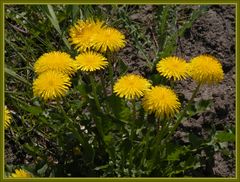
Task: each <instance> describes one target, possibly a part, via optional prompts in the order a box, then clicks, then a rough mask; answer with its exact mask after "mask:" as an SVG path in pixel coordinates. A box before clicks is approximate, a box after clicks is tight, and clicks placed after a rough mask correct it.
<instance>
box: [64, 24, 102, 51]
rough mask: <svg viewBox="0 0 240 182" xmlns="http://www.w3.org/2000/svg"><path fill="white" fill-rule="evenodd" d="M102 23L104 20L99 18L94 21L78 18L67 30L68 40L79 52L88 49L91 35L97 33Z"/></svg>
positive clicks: (91, 43) (91, 39)
mask: <svg viewBox="0 0 240 182" xmlns="http://www.w3.org/2000/svg"><path fill="white" fill-rule="evenodd" d="M103 24H104V22H103V21H99V20H98V21H96V22H95V21H93V20H86V21H83V20H79V21H78V22H77V23H76V24H75V25H73V26H72V27H71V28H70V30H69V35H70V38H69V41H70V42H71V44H72V45H75V48H76V49H77V50H78V51H79V52H81V51H83V52H85V51H87V50H90V48H91V47H92V46H93V37H94V36H95V35H96V34H98V32H99V30H100V29H101V28H102V26H103Z"/></svg>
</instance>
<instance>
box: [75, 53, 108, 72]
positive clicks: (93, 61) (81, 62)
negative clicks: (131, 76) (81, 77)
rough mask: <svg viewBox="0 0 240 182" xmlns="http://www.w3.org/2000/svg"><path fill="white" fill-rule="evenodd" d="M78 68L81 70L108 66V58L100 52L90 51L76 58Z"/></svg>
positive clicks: (92, 69)
mask: <svg viewBox="0 0 240 182" xmlns="http://www.w3.org/2000/svg"><path fill="white" fill-rule="evenodd" d="M75 59H76V65H77V69H80V70H81V71H96V70H100V69H103V68H105V67H106V66H107V64H108V62H107V61H106V60H107V59H106V58H105V57H104V56H102V55H101V54H99V53H96V52H93V51H89V52H85V53H82V54H79V55H78V56H77V57H76V58H75Z"/></svg>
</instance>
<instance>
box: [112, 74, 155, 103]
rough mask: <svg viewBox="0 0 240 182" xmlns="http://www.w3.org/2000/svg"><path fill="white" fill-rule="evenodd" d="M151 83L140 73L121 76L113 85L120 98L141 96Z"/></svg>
mask: <svg viewBox="0 0 240 182" xmlns="http://www.w3.org/2000/svg"><path fill="white" fill-rule="evenodd" d="M150 86H151V83H150V82H149V81H148V80H147V79H145V78H143V77H142V76H140V75H135V74H128V75H125V76H123V77H121V78H120V79H119V80H117V82H116V83H115V85H114V88H113V90H114V93H116V95H118V96H119V97H121V98H124V97H125V98H126V99H135V98H140V97H141V96H143V94H144V92H145V91H147V90H148V89H149V87H150Z"/></svg>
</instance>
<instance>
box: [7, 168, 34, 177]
mask: <svg viewBox="0 0 240 182" xmlns="http://www.w3.org/2000/svg"><path fill="white" fill-rule="evenodd" d="M10 177H12V178H32V175H31V174H30V173H29V172H27V171H25V170H23V169H16V170H15V173H12V174H11V175H10Z"/></svg>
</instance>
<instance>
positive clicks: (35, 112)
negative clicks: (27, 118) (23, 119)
mask: <svg viewBox="0 0 240 182" xmlns="http://www.w3.org/2000/svg"><path fill="white" fill-rule="evenodd" d="M20 107H21V108H22V109H23V110H25V111H27V112H29V113H31V114H33V115H38V114H41V113H42V112H43V110H42V108H41V107H37V106H28V105H27V104H26V105H22V104H20Z"/></svg>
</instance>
